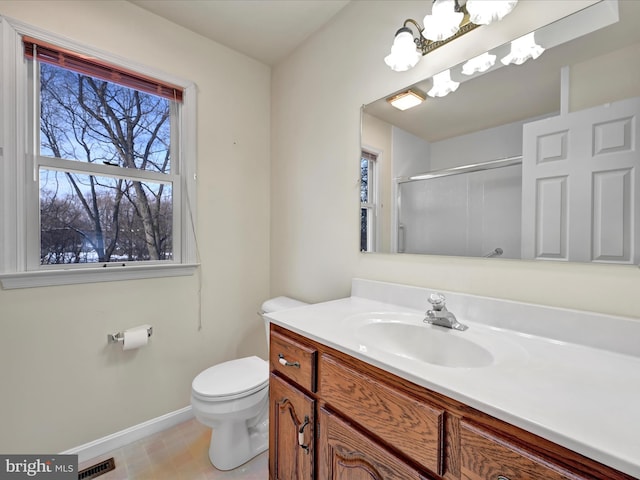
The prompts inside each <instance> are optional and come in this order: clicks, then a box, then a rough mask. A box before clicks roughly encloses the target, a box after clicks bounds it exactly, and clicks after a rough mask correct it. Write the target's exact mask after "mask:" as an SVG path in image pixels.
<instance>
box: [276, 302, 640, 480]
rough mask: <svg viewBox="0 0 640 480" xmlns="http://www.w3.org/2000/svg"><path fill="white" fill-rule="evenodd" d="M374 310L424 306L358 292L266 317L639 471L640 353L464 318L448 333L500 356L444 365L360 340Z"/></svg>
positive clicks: (607, 462)
mask: <svg viewBox="0 0 640 480" xmlns="http://www.w3.org/2000/svg"><path fill="white" fill-rule="evenodd" d="M423 298H424V297H423ZM449 309H450V310H451V311H453V312H454V313H455V312H456V311H455V309H454V308H452V307H449ZM370 312H377V313H383V312H408V313H414V314H420V315H424V310H416V309H415V308H410V307H407V306H401V305H398V304H395V303H385V302H380V301H377V300H372V299H370V298H362V297H357V296H352V297H349V298H344V299H340V300H335V301H330V302H325V303H319V304H315V305H309V306H305V307H300V308H294V309H290V310H284V311H280V312H275V313H269V314H267V315H266V316H267V318H268V319H269V320H270V321H271V322H272V323H274V324H277V325H280V326H282V327H284V328H287V329H289V330H292V331H294V332H297V333H299V334H301V335H304V336H306V337H308V338H310V339H312V340H315V341H317V342H320V343H322V344H324V345H327V346H329V347H332V348H334V349H336V350H339V351H341V352H344V353H347V354H349V355H352V356H354V357H356V358H358V359H360V360H363V361H365V362H367V363H370V364H372V365H375V366H377V367H380V368H382V369H384V370H386V371H388V372H390V373H393V374H395V375H397V376H399V377H402V378H404V379H406V380H409V381H411V382H413V383H415V384H418V385H421V386H423V387H426V388H428V389H430V390H433V391H435V392H438V393H441V394H443V395H446V396H449V397H451V398H453V399H455V400H458V401H460V402H463V403H465V404H467V405H470V406H472V407H474V408H476V409H477V410H480V411H482V412H485V413H487V414H489V415H492V416H494V417H496V418H499V419H501V420H504V421H506V422H509V423H511V424H513V425H516V426H518V427H521V428H523V429H525V430H527V431H530V432H532V433H535V434H537V435H539V436H541V437H544V438H546V439H548V440H550V441H552V442H555V443H557V444H560V445H562V446H564V447H567V448H569V449H571V450H574V451H576V452H578V453H581V454H582V455H585V456H586V457H589V458H592V459H594V460H596V461H599V462H601V463H603V464H605V465H608V466H610V467H613V468H615V469H618V470H620V471H622V472H625V473H627V474H629V475H633V476H635V477H638V478H640V357H638V356H635V355H629V354H622V353H616V352H614V351H610V350H605V349H602V348H595V347H593V346H585V345H581V344H578V343H569V342H566V341H562V340H557V339H550V338H546V337H542V336H536V335H532V334H530V333H522V332H521V331H514V330H507V329H504V328H499V327H496V326H492V325H487V324H485V323H480V322H474V321H472V320H469V319H467V318H461V317H460V316H458V320H459V321H461V322H462V323H464V324H466V325H468V326H469V329H468V330H467V331H465V332H454V331H451V334H454V335H460V336H463V337H464V336H465V335H466V336H467V338H469V339H473V338H476V339H483V340H482V342H480V343H481V344H483V345H484V346H486V347H488V348H489V349H491V346H492V345H493V346H494V347H495V348H494V350H492V351H493V352H494V353H496V352H498V353H499V354H497V355H496V362H495V363H494V364H492V365H489V366H486V367H481V368H458V367H455V368H451V367H443V366H438V365H433V364H429V363H426V362H421V361H416V360H413V359H410V358H403V357H401V356H398V355H394V354H390V353H387V352H385V351H382V350H377V349H372V348H367V347H366V346H364V345H362V344H361V342H360V341H359V340H358V338H357V337H356V335H354V329H353V328H351V327H350V325H349V324H350V322H353V320H352V319H350V317H352V316H354V315H355V316H356V318H357V316H358V314H363V313H370ZM431 328H439V327H431ZM634 328H635V326H634ZM448 331H449V330H448ZM635 341H640V338H638V337H636V339H635ZM490 351H491V350H490Z"/></svg>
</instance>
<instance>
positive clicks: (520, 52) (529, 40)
mask: <svg viewBox="0 0 640 480" xmlns="http://www.w3.org/2000/svg"><path fill="white" fill-rule="evenodd" d="M544 50H545V49H544V48H543V47H541V46H540V45H538V44H537V43H536V38H535V32H530V33H527V34H526V35H523V36H522V37H520V38H516V39H515V40H514V41H513V42H511V51H510V52H509V53H508V54H507V55H506V56H505V57H503V58H502V59H501V60H500V61H501V62H502V63H503V64H504V65H511V64H513V65H522V64H523V63H524V62H526V61H527V60H529V59H530V58H533V59H534V60H535V59H536V58H538V57H539V56H540V55H542V52H544Z"/></svg>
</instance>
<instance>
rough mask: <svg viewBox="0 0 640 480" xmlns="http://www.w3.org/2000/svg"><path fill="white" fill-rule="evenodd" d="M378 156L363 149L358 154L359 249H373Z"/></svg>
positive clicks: (367, 250)
mask: <svg viewBox="0 0 640 480" xmlns="http://www.w3.org/2000/svg"><path fill="white" fill-rule="evenodd" d="M377 159H378V156H377V155H376V154H375V153H371V152H368V151H365V150H363V151H362V153H361V155H360V251H361V252H373V251H375V232H376V226H375V221H376V197H377V194H376V187H375V186H376V176H375V174H376V161H377Z"/></svg>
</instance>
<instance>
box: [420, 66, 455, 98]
mask: <svg viewBox="0 0 640 480" xmlns="http://www.w3.org/2000/svg"><path fill="white" fill-rule="evenodd" d="M459 86H460V83H459V82H454V81H453V80H451V70H445V71H444V72H440V73H438V74H436V75H434V76H433V87H431V90H429V91H428V92H427V95H429V96H430V97H444V96H445V95H449V94H450V93H451V92H455V91H456V90H457V89H458V87H459Z"/></svg>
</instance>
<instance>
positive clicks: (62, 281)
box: [0, 264, 199, 290]
mask: <svg viewBox="0 0 640 480" xmlns="http://www.w3.org/2000/svg"><path fill="white" fill-rule="evenodd" d="M198 266H199V265H198V264H184V265H133V266H130V265H127V266H126V267H120V268H118V267H110V268H103V267H96V268H79V269H68V270H40V271H37V272H20V273H3V274H0V282H1V283H2V288H3V289H4V290H12V289H16V288H32V287H49V286H55V285H76V284H79V283H97V282H114V281H119V280H140V279H143V278H160V277H181V276H188V275H193V273H194V272H195V270H196V269H197V268H198Z"/></svg>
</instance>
